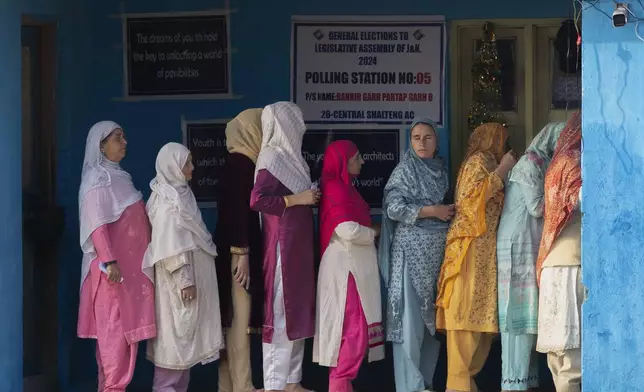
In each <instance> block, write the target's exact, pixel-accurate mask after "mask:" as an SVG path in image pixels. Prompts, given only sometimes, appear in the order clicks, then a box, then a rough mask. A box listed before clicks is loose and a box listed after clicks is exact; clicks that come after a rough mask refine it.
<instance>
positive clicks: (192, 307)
mask: <svg viewBox="0 0 644 392" xmlns="http://www.w3.org/2000/svg"><path fill="white" fill-rule="evenodd" d="M154 270H155V278H156V301H157V338H156V339H154V340H152V341H150V343H148V352H147V357H148V359H149V360H150V361H152V362H153V363H154V364H155V365H156V366H158V367H162V368H165V369H173V370H185V369H190V368H191V367H192V366H194V365H196V364H198V363H200V362H203V363H208V362H212V361H215V360H217V359H218V358H219V351H220V350H222V349H223V348H224V341H223V335H222V328H221V317H220V315H219V293H218V290H217V272H216V271H215V263H214V260H213V257H212V256H211V255H209V254H208V253H206V252H204V251H202V250H200V249H199V250H193V251H188V252H184V253H181V254H180V255H178V256H172V257H168V258H166V259H163V260H161V261H159V262H157V263H156V264H155V266H154ZM190 286H196V288H197V296H196V298H194V299H192V300H189V301H184V300H183V299H182V298H181V290H183V289H185V288H187V287H190Z"/></svg>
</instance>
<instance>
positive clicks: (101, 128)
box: [78, 121, 143, 286]
mask: <svg viewBox="0 0 644 392" xmlns="http://www.w3.org/2000/svg"><path fill="white" fill-rule="evenodd" d="M119 128H121V126H120V125H118V124H117V123H115V122H112V121H101V122H98V123H96V124H94V126H93V127H92V128H91V129H90V130H89V134H88V135H87V142H86V144H85V159H84V161H83V172H82V175H81V185H80V189H79V191H78V209H79V214H78V215H79V218H80V245H81V249H82V250H83V265H82V268H81V286H82V284H83V282H84V281H85V278H86V277H87V275H88V274H89V269H90V265H91V263H92V260H94V259H95V258H96V256H97V255H96V250H95V249H94V244H93V242H92V238H91V235H92V233H93V232H94V230H96V229H98V228H99V227H101V226H103V225H105V224H108V223H113V222H116V221H117V220H118V219H119V218H120V217H121V214H123V211H125V209H126V208H127V207H129V206H131V205H132V204H134V203H136V202H138V201H139V200H141V199H142V197H143V196H142V195H141V192H139V191H137V190H136V189H135V188H134V184H132V177H131V176H130V174H129V173H128V172H126V171H125V170H123V169H121V166H120V165H119V164H118V163H117V162H112V161H110V160H108V159H107V158H106V157H105V156H104V155H103V153H102V152H101V142H102V141H103V140H105V138H107V137H108V136H109V135H110V134H111V133H112V132H114V130H116V129H119Z"/></svg>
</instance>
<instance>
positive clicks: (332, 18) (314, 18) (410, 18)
mask: <svg viewBox="0 0 644 392" xmlns="http://www.w3.org/2000/svg"><path fill="white" fill-rule="evenodd" d="M291 21H292V22H295V23H306V22H327V23H333V22H342V23H351V22H356V23H364V22H391V23H413V22H423V23H427V22H445V16H443V15H293V16H291Z"/></svg>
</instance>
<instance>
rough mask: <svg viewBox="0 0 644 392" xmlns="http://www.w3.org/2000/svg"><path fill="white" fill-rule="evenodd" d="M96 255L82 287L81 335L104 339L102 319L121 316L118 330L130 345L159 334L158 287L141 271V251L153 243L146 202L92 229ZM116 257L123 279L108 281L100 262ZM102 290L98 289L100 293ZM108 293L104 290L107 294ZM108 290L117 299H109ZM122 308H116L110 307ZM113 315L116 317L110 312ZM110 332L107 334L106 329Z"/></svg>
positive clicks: (79, 315) (139, 203) (79, 322)
mask: <svg viewBox="0 0 644 392" xmlns="http://www.w3.org/2000/svg"><path fill="white" fill-rule="evenodd" d="M92 242H93V243H94V247H95V248H96V252H97V254H98V257H97V258H96V259H94V260H93V261H92V265H91V268H90V273H89V275H88V277H87V279H85V281H84V282H83V284H82V287H81V294H80V305H79V312H78V336H79V337H80V338H86V339H99V340H101V336H100V334H101V332H102V331H106V329H105V328H103V326H98V327H99V328H97V323H98V322H99V321H100V320H106V319H113V318H114V317H117V318H118V321H116V320H115V321H116V322H117V323H118V324H119V328H118V329H119V331H122V334H123V337H124V338H125V340H126V341H127V343H129V344H133V343H136V342H140V341H142V340H146V339H150V338H153V337H154V336H155V335H156V322H155V312H154V285H153V283H152V281H151V280H150V279H149V278H148V277H147V276H146V275H145V274H144V273H143V271H141V265H142V260H143V255H144V254H145V251H146V249H147V246H148V243H149V242H150V222H149V221H148V217H147V214H146V212H145V204H144V203H143V201H139V202H137V203H135V204H132V205H131V206H129V207H127V208H126V209H125V211H123V214H122V215H121V217H120V218H119V220H117V221H116V222H114V223H110V224H107V225H103V226H101V227H99V228H98V229H96V230H95V231H94V232H93V233H92ZM112 260H116V261H117V262H118V266H119V269H120V270H121V274H122V276H123V282H122V283H120V284H118V283H111V282H109V281H107V279H106V275H105V273H103V272H101V271H100V270H99V263H104V262H108V261H112ZM99 291H100V293H99ZM103 291H105V292H103ZM107 291H110V292H111V293H112V294H113V295H116V296H117V300H116V301H110V303H109V304H108V303H106V302H105V301H107V298H109V296H106V295H101V294H105V293H107ZM114 306H118V312H114V311H113V310H114V309H111V307H114ZM110 315H113V316H110ZM105 333H109V332H105Z"/></svg>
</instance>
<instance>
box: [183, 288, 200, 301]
mask: <svg viewBox="0 0 644 392" xmlns="http://www.w3.org/2000/svg"><path fill="white" fill-rule="evenodd" d="M181 298H182V299H183V300H184V301H192V300H193V299H195V298H197V286H190V287H186V288H185V289H183V290H181Z"/></svg>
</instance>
